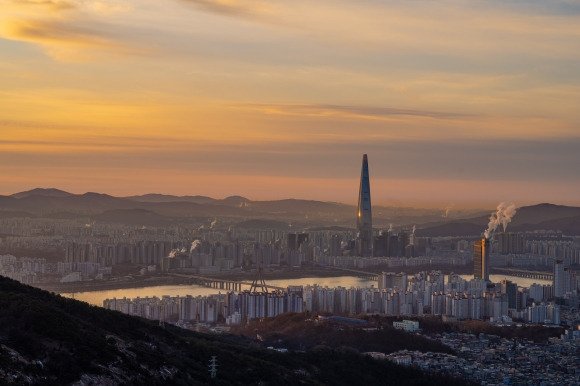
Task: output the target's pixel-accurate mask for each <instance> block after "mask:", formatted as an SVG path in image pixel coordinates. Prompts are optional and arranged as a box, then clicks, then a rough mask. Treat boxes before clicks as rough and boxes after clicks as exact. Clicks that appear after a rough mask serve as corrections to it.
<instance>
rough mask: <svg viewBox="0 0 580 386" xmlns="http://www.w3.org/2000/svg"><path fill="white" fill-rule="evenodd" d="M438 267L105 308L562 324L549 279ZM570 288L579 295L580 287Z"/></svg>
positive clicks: (230, 318)
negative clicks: (521, 282)
mask: <svg viewBox="0 0 580 386" xmlns="http://www.w3.org/2000/svg"><path fill="white" fill-rule="evenodd" d="M445 276H446V275H443V274H442V273H441V272H439V271H432V272H421V273H418V274H416V275H411V276H408V275H406V274H404V273H391V272H384V273H383V274H382V275H380V276H379V281H378V288H377V287H371V288H358V287H351V288H345V287H334V288H329V287H327V286H318V285H307V286H290V287H288V288H287V289H285V290H278V291H272V292H250V291H247V290H246V291H241V292H238V293H236V292H233V291H230V292H227V293H225V294H219V295H212V296H209V297H201V296H198V297H192V296H185V297H168V296H164V297H162V298H156V297H154V298H136V299H125V298H124V299H107V300H106V301H105V302H104V306H105V308H109V309H114V310H118V311H121V312H125V313H128V314H132V315H138V316H142V317H145V318H150V319H164V320H181V321H185V322H190V321H198V322H210V323H211V322H217V321H218V317H222V318H223V319H224V320H225V321H227V323H229V324H240V323H245V322H246V321H247V320H249V319H254V318H263V317H273V316H277V315H279V314H282V313H285V312H302V311H308V312H312V313H325V312H327V313H332V314H336V315H360V314H383V315H423V314H432V315H441V316H443V317H444V318H445V319H447V320H462V319H478V320H490V321H492V322H500V323H501V322H511V321H512V320H513V319H518V320H524V321H527V322H529V323H540V324H560V321H561V312H560V306H559V305H557V304H556V303H554V302H553V301H550V300H552V299H553V291H551V290H550V289H551V288H552V286H549V285H538V284H534V285H532V286H531V287H530V288H521V287H518V286H517V285H516V284H515V283H512V282H511V281H509V280H503V281H502V282H501V283H497V284H492V283H489V282H487V281H485V280H483V279H472V280H469V281H467V280H465V279H463V278H461V277H460V276H458V275H453V274H452V275H449V276H448V278H447V280H445ZM570 295H573V296H576V298H577V297H578V291H577V290H576V291H573V292H572V293H571V294H570Z"/></svg>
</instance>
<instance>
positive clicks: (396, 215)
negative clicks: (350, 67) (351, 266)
mask: <svg viewBox="0 0 580 386" xmlns="http://www.w3.org/2000/svg"><path fill="white" fill-rule="evenodd" d="M481 213H482V212H481V211H479V212H474V213H473V215H472V217H470V216H469V215H468V214H465V213H462V214H461V216H462V217H461V218H452V217H447V218H443V217H442V216H443V212H442V211H441V210H436V209H432V210H427V209H414V208H395V207H381V206H375V207H373V223H374V225H375V228H376V229H381V228H383V229H386V228H387V227H388V226H389V224H391V223H394V224H395V226H396V227H399V228H400V227H404V228H408V229H410V228H411V227H412V226H413V225H416V226H417V231H416V234H417V236H430V237H436V236H452V235H462V236H479V235H481V233H482V232H483V231H484V230H485V229H486V228H487V223H488V221H489V215H490V214H491V213H492V211H491V210H490V211H489V214H486V215H481ZM27 216H29V217H39V216H44V217H48V218H55V219H57V218H59V219H67V218H68V219H74V218H75V216H76V217H80V218H90V219H92V220H93V221H97V222H113V223H120V224H126V225H132V226H133V225H136V226H138V225H145V226H156V225H157V226H165V225H167V224H172V223H176V222H183V221H193V220H196V219H197V221H200V222H207V221H208V219H214V218H220V219H224V218H229V219H230V221H229V224H239V225H240V226H241V227H251V228H254V229H255V228H256V227H257V226H258V225H260V224H262V225H263V226H265V227H267V226H272V227H274V228H276V229H277V228H280V229H281V230H282V229H296V230H300V229H298V227H304V229H306V228H316V229H319V228H325V227H329V226H330V227H338V229H345V228H346V229H354V225H355V219H356V207H355V206H353V205H347V204H342V203H337V202H323V201H315V200H302V199H282V200H272V201H252V200H249V199H247V198H245V197H242V196H230V197H226V198H224V199H215V198H212V197H207V196H199V195H198V196H173V195H165V194H159V193H151V194H145V195H141V196H130V197H114V196H110V195H107V194H101V193H95V192H87V193H84V194H72V193H68V192H65V191H62V190H59V189H55V188H49V189H42V188H37V189H32V190H29V191H26V192H19V193H15V194H12V195H10V196H0V217H4V218H8V217H27ZM579 218H580V207H571V206H563V205H554V204H549V203H542V204H537V205H532V206H524V207H521V208H518V210H517V212H516V215H515V216H514V218H513V219H512V221H511V223H510V224H509V226H508V231H514V232H521V231H534V230H540V229H553V230H560V231H563V232H565V233H566V234H571V235H580V224H579V222H580V220H579ZM254 220H259V221H254ZM219 224H223V221H221V220H220V221H219ZM289 224H294V225H295V228H294V227H293V228H289Z"/></svg>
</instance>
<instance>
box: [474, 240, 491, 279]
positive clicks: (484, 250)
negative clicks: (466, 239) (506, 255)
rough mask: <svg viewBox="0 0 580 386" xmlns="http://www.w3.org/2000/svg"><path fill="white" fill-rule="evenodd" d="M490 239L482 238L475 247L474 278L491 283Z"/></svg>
mask: <svg viewBox="0 0 580 386" xmlns="http://www.w3.org/2000/svg"><path fill="white" fill-rule="evenodd" d="M489 248H490V246H489V239H486V238H482V239H481V240H478V241H476V242H475V243H474V245H473V277H474V278H475V279H484V280H486V281H489Z"/></svg>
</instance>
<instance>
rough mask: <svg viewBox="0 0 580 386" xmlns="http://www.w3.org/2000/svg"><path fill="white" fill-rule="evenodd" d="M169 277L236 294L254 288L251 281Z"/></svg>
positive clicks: (272, 287) (177, 275) (195, 276)
mask: <svg viewBox="0 0 580 386" xmlns="http://www.w3.org/2000/svg"><path fill="white" fill-rule="evenodd" d="M168 275H172V276H175V277H180V278H184V279H187V280H188V281H189V283H190V284H197V285H200V286H203V287H208V288H216V289H223V290H230V291H234V292H241V291H242V286H244V285H245V286H248V287H251V286H252V282H249V281H237V280H228V279H216V278H214V277H206V276H199V275H188V274H184V273H168ZM266 286H267V287H268V288H269V289H275V290H285V289H286V288H284V287H278V286H273V285H268V284H266Z"/></svg>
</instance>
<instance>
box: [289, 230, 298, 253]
mask: <svg viewBox="0 0 580 386" xmlns="http://www.w3.org/2000/svg"><path fill="white" fill-rule="evenodd" d="M287 237H288V241H287V243H286V244H287V247H288V249H290V250H292V251H295V250H297V249H298V248H297V247H296V239H297V235H296V233H288V235H287Z"/></svg>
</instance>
